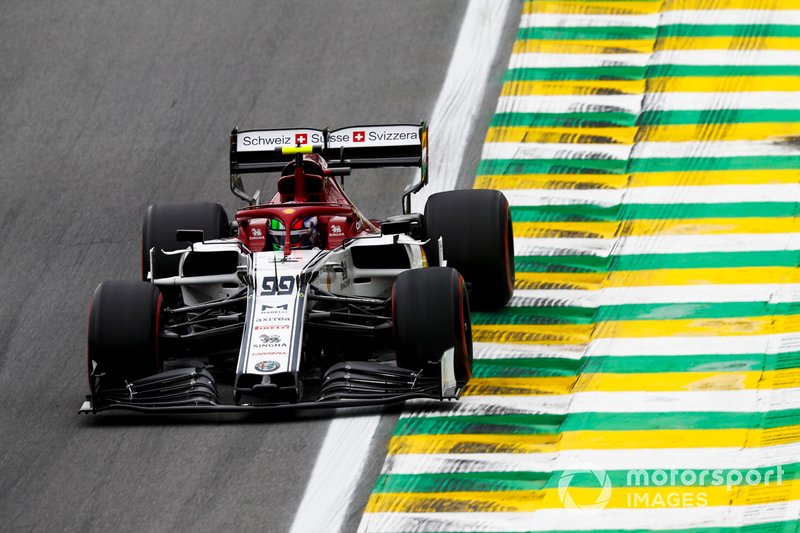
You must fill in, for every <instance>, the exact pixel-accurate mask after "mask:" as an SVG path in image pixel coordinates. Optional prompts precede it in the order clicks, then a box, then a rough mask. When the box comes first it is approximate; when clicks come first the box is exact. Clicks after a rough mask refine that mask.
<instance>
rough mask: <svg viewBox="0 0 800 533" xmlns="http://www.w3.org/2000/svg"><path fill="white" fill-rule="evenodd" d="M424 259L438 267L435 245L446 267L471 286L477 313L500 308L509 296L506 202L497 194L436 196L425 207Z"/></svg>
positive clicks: (479, 192) (510, 235)
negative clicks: (426, 238)
mask: <svg viewBox="0 0 800 533" xmlns="http://www.w3.org/2000/svg"><path fill="white" fill-rule="evenodd" d="M425 229H426V231H427V233H428V237H430V239H431V241H430V243H429V244H428V246H427V247H426V252H427V253H428V256H429V257H432V258H434V261H433V262H435V261H438V245H437V244H436V241H437V239H438V238H439V237H441V238H442V248H443V251H444V259H445V260H446V261H447V266H449V267H452V268H455V269H456V270H458V271H459V272H460V273H461V275H462V276H464V279H465V280H466V281H467V283H469V284H470V305H471V306H472V308H473V309H476V310H492V309H497V308H500V307H503V306H504V305H506V304H507V303H508V301H509V300H510V299H511V295H512V294H513V292H514V274H515V272H514V230H513V227H512V224H511V212H510V209H509V206H508V200H506V197H505V196H504V195H503V193H501V192H500V191H494V190H488V189H470V190H458V191H447V192H441V193H436V194H434V195H431V197H430V198H428V201H427V203H426V204H425Z"/></svg>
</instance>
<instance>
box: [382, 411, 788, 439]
mask: <svg viewBox="0 0 800 533" xmlns="http://www.w3.org/2000/svg"><path fill="white" fill-rule="evenodd" d="M772 414H775V415H778V416H777V417H775V418H772V417H767V416H764V413H726V412H683V413H681V412H674V413H673V412H669V413H658V415H657V416H654V414H653V413H569V415H568V416H567V415H554V414H535V415H534V414H531V415H519V414H517V415H468V416H425V417H406V418H401V419H400V420H398V422H397V426H396V427H395V429H394V433H393V434H394V435H395V436H402V435H480V434H500V435H558V434H559V433H563V432H566V431H657V430H684V429H689V430H691V429H698V430H715V429H751V428H765V429H774V428H779V427H786V424H787V423H789V424H791V425H795V424H798V423H800V410H797V409H795V410H784V411H776V412H774V413H772Z"/></svg>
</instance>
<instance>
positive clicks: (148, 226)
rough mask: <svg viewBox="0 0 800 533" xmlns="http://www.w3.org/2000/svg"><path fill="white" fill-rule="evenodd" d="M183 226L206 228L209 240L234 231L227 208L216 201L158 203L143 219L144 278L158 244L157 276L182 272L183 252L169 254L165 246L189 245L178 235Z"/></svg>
mask: <svg viewBox="0 0 800 533" xmlns="http://www.w3.org/2000/svg"><path fill="white" fill-rule="evenodd" d="M179 229H194V230H198V229H199V230H202V231H203V238H204V239H205V240H211V239H219V238H222V237H227V236H229V235H230V223H229V221H228V214H227V213H226V212H225V208H224V207H222V206H221V205H220V204H217V203H213V202H180V203H171V204H156V205H151V206H150V207H148V208H147V211H146V212H145V215H144V222H143V223H142V279H143V280H147V275H148V273H149V271H150V249H151V248H155V253H154V257H155V261H154V263H155V272H153V278H154V279H158V278H168V277H172V276H177V275H178V264H179V262H180V257H181V256H180V255H166V254H164V253H162V250H168V251H169V250H178V249H181V248H185V247H186V244H187V243H185V242H179V241H178V240H177V239H176V238H175V232H176V231H177V230H179Z"/></svg>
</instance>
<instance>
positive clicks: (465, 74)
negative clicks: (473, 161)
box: [411, 0, 511, 213]
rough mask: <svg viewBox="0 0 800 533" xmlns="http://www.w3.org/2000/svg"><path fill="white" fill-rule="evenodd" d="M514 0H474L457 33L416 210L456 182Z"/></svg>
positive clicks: (415, 199) (433, 123) (434, 118)
mask: <svg viewBox="0 0 800 533" xmlns="http://www.w3.org/2000/svg"><path fill="white" fill-rule="evenodd" d="M510 5H511V2H510V0H471V1H470V3H469V6H468V7H467V13H466V15H465V17H464V22H463V23H462V26H461V32H460V33H459V35H458V42H457V43H456V48H455V52H454V54H453V58H452V59H451V60H450V67H449V68H448V70H447V77H446V78H445V80H444V86H443V87H442V92H441V93H439V99H438V100H437V101H436V106H435V107H434V109H433V116H432V117H431V125H430V135H429V136H428V153H429V154H430V155H429V157H430V167H429V174H430V183H429V184H428V186H427V187H425V188H424V189H423V190H422V191H420V192H419V193H417V194H415V195H414V196H412V198H411V201H412V209H411V210H412V211H414V212H417V213H422V212H423V210H424V209H425V202H426V200H427V199H428V197H429V196H430V195H431V194H434V193H437V192H442V191H449V190H451V189H453V188H455V186H456V184H457V182H458V172H459V170H460V168H461V160H462V159H463V158H464V151H465V150H466V148H467V140H468V138H469V133H470V131H471V130H472V123H473V122H474V121H475V118H476V116H477V115H478V112H479V110H480V105H481V102H482V100H483V95H484V93H485V91H486V84H487V80H488V77H489V70H490V69H491V66H492V62H493V61H494V56H495V54H496V53H497V47H498V45H499V43H500V37H501V36H502V33H503V24H504V22H505V19H506V14H507V13H508V8H509V6H510Z"/></svg>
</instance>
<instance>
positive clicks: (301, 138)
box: [294, 133, 308, 144]
mask: <svg viewBox="0 0 800 533" xmlns="http://www.w3.org/2000/svg"><path fill="white" fill-rule="evenodd" d="M294 143H295V144H308V135H306V134H305V133H295V134H294Z"/></svg>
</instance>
